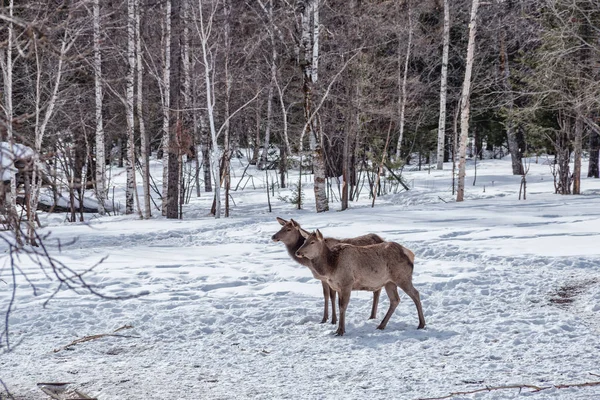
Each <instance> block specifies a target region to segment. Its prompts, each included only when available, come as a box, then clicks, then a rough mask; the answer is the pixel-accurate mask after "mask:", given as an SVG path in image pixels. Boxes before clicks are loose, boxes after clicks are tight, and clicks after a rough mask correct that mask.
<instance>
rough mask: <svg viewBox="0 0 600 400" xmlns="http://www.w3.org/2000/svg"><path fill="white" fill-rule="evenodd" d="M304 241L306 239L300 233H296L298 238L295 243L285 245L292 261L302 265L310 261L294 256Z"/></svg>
mask: <svg viewBox="0 0 600 400" xmlns="http://www.w3.org/2000/svg"><path fill="white" fill-rule="evenodd" d="M305 241H306V239H304V237H303V236H302V235H298V240H296V243H294V244H292V245H287V244H286V245H285V247H286V248H287V251H288V254H289V255H290V256H291V257H292V258H293V259H294V261H296V262H297V263H299V264H302V265H307V264H309V263H310V261H308V260H307V259H306V258H298V256H296V252H297V251H298V249H299V248H300V247H302V245H303V244H304V242H305Z"/></svg>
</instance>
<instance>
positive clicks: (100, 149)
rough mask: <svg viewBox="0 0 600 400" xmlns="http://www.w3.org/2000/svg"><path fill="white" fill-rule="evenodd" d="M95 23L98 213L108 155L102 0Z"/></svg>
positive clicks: (97, 1) (97, 0)
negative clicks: (104, 105) (105, 124)
mask: <svg viewBox="0 0 600 400" xmlns="http://www.w3.org/2000/svg"><path fill="white" fill-rule="evenodd" d="M93 25H94V89H95V95H96V96H95V100H96V102H95V106H96V107H95V111H96V199H97V200H98V213H99V214H100V215H104V214H105V213H106V210H105V203H106V197H107V196H106V194H107V192H106V155H105V144H104V123H103V119H102V99H103V87H102V85H103V84H102V51H101V46H100V43H101V41H102V35H101V22H100V0H94V4H93Z"/></svg>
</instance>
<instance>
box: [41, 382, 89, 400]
mask: <svg viewBox="0 0 600 400" xmlns="http://www.w3.org/2000/svg"><path fill="white" fill-rule="evenodd" d="M70 385H72V383H71V382H49V383H38V384H37V386H38V387H39V388H40V390H41V391H42V392H44V393H46V394H47V395H48V396H50V397H51V398H53V399H55V400H98V399H96V398H95V397H90V396H88V395H87V394H85V393H83V392H80V391H79V390H77V389H73V388H71V387H70Z"/></svg>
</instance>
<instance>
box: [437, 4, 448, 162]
mask: <svg viewBox="0 0 600 400" xmlns="http://www.w3.org/2000/svg"><path fill="white" fill-rule="evenodd" d="M443 36H444V38H443V41H444V45H443V49H442V77H441V80H440V119H439V122H438V140H437V169H438V170H442V169H444V142H445V139H446V96H447V95H448V51H449V49H450V5H449V4H448V0H444V34H443Z"/></svg>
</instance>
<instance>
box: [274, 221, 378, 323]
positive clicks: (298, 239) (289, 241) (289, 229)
mask: <svg viewBox="0 0 600 400" xmlns="http://www.w3.org/2000/svg"><path fill="white" fill-rule="evenodd" d="M277 221H278V222H279V223H280V224H281V225H282V228H281V229H280V230H279V232H277V233H276V234H274V235H273V236H272V237H271V239H273V241H275V242H283V244H285V247H286V249H287V251H288V254H289V255H290V257H292V259H294V261H296V262H298V263H299V264H302V265H304V266H305V267H308V269H310V271H311V272H312V274H313V276H314V277H315V279H318V280H320V281H321V284H322V286H323V298H324V299H325V307H324V311H323V320H322V321H321V323H325V322H327V320H328V319H329V300H330V299H331V315H332V317H331V323H332V324H335V323H336V322H337V316H336V313H335V296H336V293H335V290H333V289H332V288H330V287H329V285H328V284H327V282H325V278H324V277H323V276H322V275H319V274H318V273H317V272H316V271H315V269H314V268H313V267H312V263H311V262H310V260H309V259H308V258H299V257H297V256H296V251H297V250H298V249H299V248H300V247H301V246H302V245H303V244H304V240H305V239H304V236H308V235H309V232H307V231H305V230H304V229H302V228H301V227H300V224H299V223H297V222H296V221H294V220H293V219H290V220H289V221H286V220H285V219H283V218H279V217H277ZM324 241H325V243H326V245H327V246H333V245H336V244H338V243H350V244H354V245H357V246H363V245H369V244H375V243H383V239H382V238H380V237H379V236H377V235H375V234H372V233H371V234H368V235H364V236H358V237H355V238H350V239H334V238H325V239H324ZM380 294H381V288H379V289H378V290H375V291H373V307H372V308H371V316H370V317H369V319H375V318H377V306H378V304H379V295H380Z"/></svg>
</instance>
